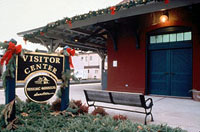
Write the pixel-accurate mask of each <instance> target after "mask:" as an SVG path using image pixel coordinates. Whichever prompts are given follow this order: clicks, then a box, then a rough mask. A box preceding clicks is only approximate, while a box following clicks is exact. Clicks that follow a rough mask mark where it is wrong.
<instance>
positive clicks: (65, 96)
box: [60, 56, 70, 111]
mask: <svg viewBox="0 0 200 132" xmlns="http://www.w3.org/2000/svg"><path fill="white" fill-rule="evenodd" d="M66 70H70V67H69V56H65V71H66ZM69 83H70V81H69V80H68V86H67V87H65V88H64V89H61V92H62V95H61V108H60V110H61V111H63V110H66V109H67V107H68V106H69Z"/></svg>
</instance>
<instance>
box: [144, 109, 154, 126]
mask: <svg viewBox="0 0 200 132" xmlns="http://www.w3.org/2000/svg"><path fill="white" fill-rule="evenodd" d="M151 111H152V108H151V109H150V110H149V112H147V109H145V114H146V116H145V121H144V124H145V125H146V124H147V116H148V115H151V121H154V120H153V114H152V113H151Z"/></svg>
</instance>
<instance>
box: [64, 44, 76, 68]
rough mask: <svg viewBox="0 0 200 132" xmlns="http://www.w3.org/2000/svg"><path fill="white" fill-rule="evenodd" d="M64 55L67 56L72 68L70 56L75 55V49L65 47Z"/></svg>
mask: <svg viewBox="0 0 200 132" xmlns="http://www.w3.org/2000/svg"><path fill="white" fill-rule="evenodd" d="M64 55H66V56H69V65H70V68H74V65H73V63H72V56H74V55H75V49H71V48H70V47H69V46H65V47H64Z"/></svg>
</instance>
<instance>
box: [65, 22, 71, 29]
mask: <svg viewBox="0 0 200 132" xmlns="http://www.w3.org/2000/svg"><path fill="white" fill-rule="evenodd" d="M66 23H67V24H68V26H69V27H70V28H71V27H72V21H71V20H66Z"/></svg>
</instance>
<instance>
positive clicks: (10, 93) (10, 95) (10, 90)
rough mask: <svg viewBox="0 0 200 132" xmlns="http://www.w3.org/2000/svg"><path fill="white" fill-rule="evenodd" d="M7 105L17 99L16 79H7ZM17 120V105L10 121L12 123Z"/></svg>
mask: <svg viewBox="0 0 200 132" xmlns="http://www.w3.org/2000/svg"><path fill="white" fill-rule="evenodd" d="M5 95H6V96H5V97H6V100H5V101H6V104H9V103H10V102H11V101H13V100H14V99H15V78H12V77H10V76H9V77H6V90H5ZM14 119H15V103H14V105H13V109H12V112H11V115H10V118H9V119H8V121H12V120H14Z"/></svg>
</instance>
